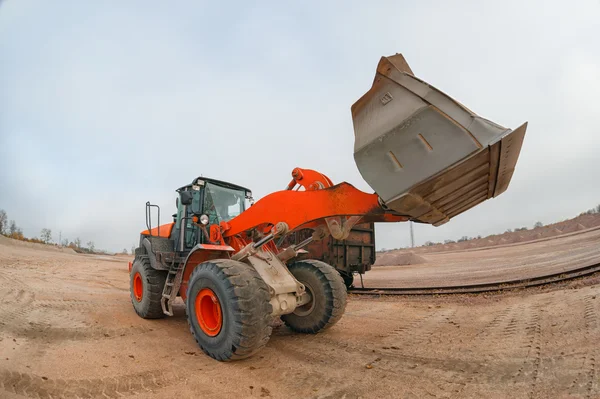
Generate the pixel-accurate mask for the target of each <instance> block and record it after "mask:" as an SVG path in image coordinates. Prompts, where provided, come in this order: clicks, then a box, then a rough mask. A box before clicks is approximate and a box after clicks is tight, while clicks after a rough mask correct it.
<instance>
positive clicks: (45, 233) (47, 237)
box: [40, 229, 52, 244]
mask: <svg viewBox="0 0 600 399" xmlns="http://www.w3.org/2000/svg"><path fill="white" fill-rule="evenodd" d="M40 238H41V239H42V241H44V243H46V244H48V243H50V241H52V230H50V229H42V232H41V233H40Z"/></svg>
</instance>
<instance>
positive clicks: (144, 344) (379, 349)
mask: <svg viewBox="0 0 600 399" xmlns="http://www.w3.org/2000/svg"><path fill="white" fill-rule="evenodd" d="M519 248H521V250H522V248H523V246H520V247H519ZM547 250H552V247H549V248H547ZM505 255H506V256H508V255H509V254H508V253H505ZM491 259H494V258H493V257H492V258H491ZM596 280H597V278H596V279H595V278H591V279H588V280H587V281H583V282H582V281H578V282H575V283H573V284H569V285H567V286H566V287H565V286H561V287H554V288H547V289H530V290H525V291H519V292H516V293H515V292H513V293H508V294H503V295H462V296H438V297H395V298H368V297H358V296H350V298H349V303H348V307H347V311H346V315H345V316H344V318H343V319H342V320H341V322H340V323H338V324H337V325H336V326H334V327H333V328H331V329H330V330H327V331H326V332H323V333H321V334H317V335H301V334H295V333H292V332H291V331H290V330H289V329H287V328H286V327H284V326H282V325H280V324H278V323H277V327H276V328H275V329H274V333H273V336H272V338H271V340H270V342H269V343H268V345H267V347H266V348H265V349H264V350H263V351H261V352H260V353H258V354H257V355H255V356H254V357H252V358H250V359H247V360H244V361H239V362H233V363H219V362H217V361H214V360H212V359H210V358H208V357H207V356H204V355H203V354H202V353H201V351H200V350H199V348H198V347H197V346H196V343H195V342H194V340H193V338H192V336H191V335H190V333H189V330H188V327H187V322H186V319H185V316H184V309H183V305H182V304H179V306H177V308H176V315H175V316H174V317H172V318H167V319H163V320H143V319H140V318H139V317H137V315H136V314H135V313H134V311H133V309H132V306H131V303H130V299H129V291H128V274H127V259H126V258H111V257H94V256H84V255H76V254H66V253H60V252H55V251H44V250H40V249H37V248H27V247H18V246H12V245H10V243H6V242H4V243H0V287H1V288H0V397H2V398H22V397H28V398H38V397H40V398H63V397H73V398H76V397H82V398H83V397H108V398H117V397H129V396H137V397H140V398H163V397H178V398H188V397H189V398H191V397H202V398H230V397H235V398H253V397H256V398H261V397H262V398H359V397H360V398H388V397H389V398H464V397H467V398H482V397H485V398H506V397H511V398H530V397H533V398H550V397H552V398H554V397H569V398H598V397H600V383H599V380H598V368H599V366H598V363H599V362H600V353H599V347H598V344H597V343H598V339H599V338H600V321H599V310H600V283H598V282H597V281H596Z"/></svg>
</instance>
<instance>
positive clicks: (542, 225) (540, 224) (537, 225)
mask: <svg viewBox="0 0 600 399" xmlns="http://www.w3.org/2000/svg"><path fill="white" fill-rule="evenodd" d="M538 227H544V223H542V222H535V224H534V225H533V228H534V229H537V228H538Z"/></svg>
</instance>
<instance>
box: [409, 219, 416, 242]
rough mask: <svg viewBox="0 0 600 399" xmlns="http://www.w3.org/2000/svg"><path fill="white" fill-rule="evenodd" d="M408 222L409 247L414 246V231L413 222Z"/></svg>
mask: <svg viewBox="0 0 600 399" xmlns="http://www.w3.org/2000/svg"><path fill="white" fill-rule="evenodd" d="M409 223H410V247H411V248H414V247H415V233H414V231H413V222H412V220H411V221H410V222H409Z"/></svg>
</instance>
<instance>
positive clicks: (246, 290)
mask: <svg viewBox="0 0 600 399" xmlns="http://www.w3.org/2000/svg"><path fill="white" fill-rule="evenodd" d="M204 288H209V289H210V290H212V292H213V293H214V294H215V295H216V297H217V298H218V302H219V305H220V310H221V315H222V317H221V319H220V320H221V326H220V329H219V330H216V331H218V333H217V334H216V335H215V336H210V335H208V334H207V333H205V332H204V331H203V330H202V328H201V327H200V324H199V321H198V317H197V315H196V307H195V304H196V297H197V296H198V294H199V293H200V290H202V289H204ZM270 299H271V296H270V294H269V289H268V287H267V284H265V282H264V281H263V280H262V278H261V277H260V276H259V274H258V273H257V272H256V270H254V268H252V267H251V266H249V265H247V264H245V263H242V262H238V261H234V260H230V259H217V260H211V261H208V262H204V263H201V264H199V265H198V266H196V268H195V269H194V271H193V272H192V275H191V276H190V279H189V283H188V288H187V298H186V301H185V304H186V314H187V319H188V323H189V325H190V330H191V332H192V335H193V336H194V338H195V339H196V342H197V343H198V345H199V346H200V348H201V349H202V350H203V351H204V353H206V354H207V355H208V356H210V357H212V358H214V359H217V360H220V361H228V360H238V359H244V358H246V357H249V356H251V355H252V354H254V353H255V352H257V351H258V350H260V349H261V348H262V347H264V346H265V345H266V344H267V342H268V341H269V338H270V337H271V330H272V327H271V321H272V317H271V313H272V311H273V308H272V306H271V303H270V302H269V301H270ZM216 331H215V332H216Z"/></svg>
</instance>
